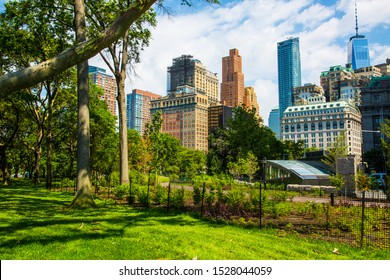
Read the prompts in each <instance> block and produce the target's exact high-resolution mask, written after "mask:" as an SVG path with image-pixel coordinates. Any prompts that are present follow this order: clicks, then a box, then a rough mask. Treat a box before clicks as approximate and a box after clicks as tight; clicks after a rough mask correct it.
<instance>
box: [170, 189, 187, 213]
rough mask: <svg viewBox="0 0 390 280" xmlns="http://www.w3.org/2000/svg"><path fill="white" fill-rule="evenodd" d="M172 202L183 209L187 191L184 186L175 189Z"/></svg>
mask: <svg viewBox="0 0 390 280" xmlns="http://www.w3.org/2000/svg"><path fill="white" fill-rule="evenodd" d="M171 194H172V196H171V202H172V206H173V207H174V208H176V209H183V208H184V203H185V191H184V188H183V187H182V188H181V189H177V190H173V192H172V193H171Z"/></svg>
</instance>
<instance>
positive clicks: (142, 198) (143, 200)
mask: <svg viewBox="0 0 390 280" xmlns="http://www.w3.org/2000/svg"><path fill="white" fill-rule="evenodd" d="M137 196H138V202H139V203H140V205H141V206H143V207H148V206H149V204H150V195H149V196H148V186H140V187H139V188H138V191H137Z"/></svg>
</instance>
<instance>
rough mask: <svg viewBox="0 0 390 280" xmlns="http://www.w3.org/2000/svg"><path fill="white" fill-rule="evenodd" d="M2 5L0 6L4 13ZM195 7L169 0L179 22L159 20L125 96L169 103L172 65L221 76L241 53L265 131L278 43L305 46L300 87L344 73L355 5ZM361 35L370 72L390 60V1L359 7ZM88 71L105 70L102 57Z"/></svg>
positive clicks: (253, 0) (329, 1)
mask: <svg viewBox="0 0 390 280" xmlns="http://www.w3.org/2000/svg"><path fill="white" fill-rule="evenodd" d="M3 2H4V0H0V9H1V6H3ZM192 2H193V3H194V6H193V7H186V6H181V5H178V3H179V0H165V4H166V6H168V7H170V8H171V9H172V10H173V11H174V14H173V16H167V15H164V14H163V13H159V15H158V26H157V28H155V29H153V30H152V34H153V40H152V41H151V44H150V46H149V47H148V48H146V50H145V51H144V52H143V54H142V57H141V59H142V62H141V63H140V64H138V65H136V67H135V70H136V74H137V75H132V76H131V77H130V79H129V80H128V81H127V83H126V87H127V90H128V91H130V90H131V89H133V88H139V89H143V90H148V91H152V92H154V93H157V94H161V95H166V77H167V67H168V66H170V65H171V64H172V59H173V58H175V57H179V56H181V55H183V54H191V55H193V56H194V57H195V58H197V59H199V60H200V61H202V63H203V64H204V65H205V66H206V68H207V69H208V70H210V71H212V72H216V73H218V74H219V77H220V76H221V68H222V65H221V60H222V57H223V56H227V55H228V54H229V49H232V48H237V49H238V50H239V51H240V54H241V56H242V59H243V72H244V77H245V85H246V86H253V87H254V88H255V91H256V93H257V98H258V102H259V105H260V114H261V116H262V117H263V118H264V121H265V123H266V124H267V123H268V115H269V112H270V110H271V109H272V108H273V107H275V106H277V105H278V97H277V96H278V86H277V56H276V46H277V43H278V42H280V41H283V40H285V39H287V38H288V37H299V38H300V51H301V64H302V83H314V84H317V85H319V83H320V82H319V76H320V73H321V71H325V70H328V69H329V67H330V66H334V65H345V64H346V62H347V43H348V40H349V38H350V37H351V36H353V35H354V33H355V1H352V0H244V1H237V0H233V1H227V0H222V1H221V2H222V4H221V5H210V4H207V3H205V2H204V1H202V0H193V1H192ZM356 2H357V6H358V17H359V34H363V35H365V36H366V37H367V38H368V40H369V43H370V57H371V62H372V64H379V63H383V62H384V61H385V60H386V58H390V20H389V15H390V5H389V0H356ZM90 64H94V65H98V66H101V67H103V68H106V69H107V67H105V65H104V62H103V61H102V60H101V59H99V58H98V57H96V58H93V59H91V60H90Z"/></svg>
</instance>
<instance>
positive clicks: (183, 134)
mask: <svg viewBox="0 0 390 280" xmlns="http://www.w3.org/2000/svg"><path fill="white" fill-rule="evenodd" d="M208 107H209V103H208V97H207V96H206V95H205V94H203V93H202V92H199V91H197V90H196V89H195V88H193V87H190V86H188V85H185V86H178V87H177V91H171V92H170V93H169V94H168V96H164V97H162V98H160V99H155V100H151V109H150V113H151V114H152V115H153V114H154V113H156V112H157V111H161V113H162V119H163V122H162V132H164V133H168V134H169V135H171V136H173V137H175V138H177V139H179V140H180V144H181V145H183V146H185V147H187V148H190V149H195V150H200V151H207V150H208V114H207V110H208Z"/></svg>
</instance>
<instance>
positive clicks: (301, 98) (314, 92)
mask: <svg viewBox="0 0 390 280" xmlns="http://www.w3.org/2000/svg"><path fill="white" fill-rule="evenodd" d="M323 95H324V90H323V89H322V87H320V86H317V85H315V84H305V85H303V86H300V87H294V89H293V104H294V105H305V104H307V102H308V99H309V98H310V97H313V96H323Z"/></svg>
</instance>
